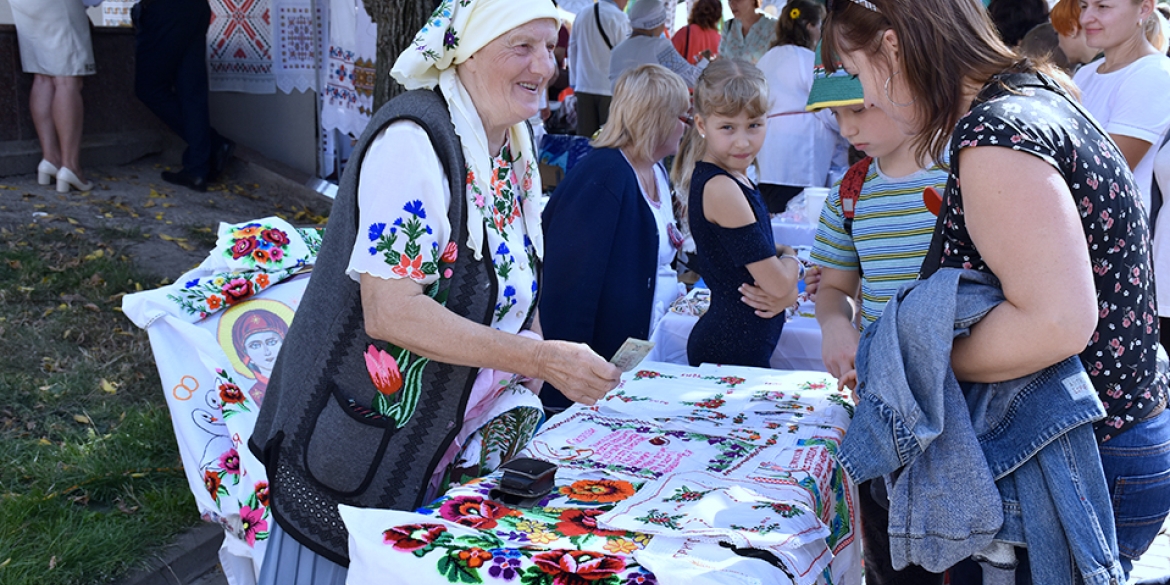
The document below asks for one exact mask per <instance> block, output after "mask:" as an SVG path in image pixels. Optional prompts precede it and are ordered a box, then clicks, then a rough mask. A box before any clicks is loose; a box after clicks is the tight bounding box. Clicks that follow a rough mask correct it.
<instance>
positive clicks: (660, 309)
mask: <svg viewBox="0 0 1170 585" xmlns="http://www.w3.org/2000/svg"><path fill="white" fill-rule="evenodd" d="M672 48H673V47H672ZM676 54H677V53H676ZM622 156H625V153H624V152H623V153H622ZM629 162H630V159H629V158H626V163H629ZM630 168H631V169H633V168H634V165H632V164H631V165H630ZM635 173H637V171H636V170H635ZM654 181H655V183H657V187H658V203H655V202H653V201H651V200H650V194H649V193H647V192H646V190H645V189H643V188H642V185H641V181H639V182H638V190H639V191H641V192H642V200H643V201H645V202H646V206H647V207H648V208H649V209H650V213H651V215H653V216H654V227H655V228H656V229H657V230H658V268H657V270H655V273H654V300H653V301H652V305H651V310H650V329H649V331H654V328H655V327H657V326H658V321H659V320H660V319H662V316H663V315H665V314H666V312H667V311H669V310H670V305H671V303H673V302H674V301H675V300H676V299H678V298H679V297H680V296H682V295H684V294H686V285H681V284H680V283H679V281H678V272H677V271H675V269H674V267H673V266H671V265H670V263H671V262H674V257H675V254H676V253H677V252H678V249H676V248H675V247H674V244H673V243H672V242H671V241H670V233H671V230H674V231H675V233H678V231H677V228H675V227H674V205H673V200H672V196H671V193H670V181H669V180H668V179H667V176H666V168H665V167H663V166H662V165H660V164H656V165H654ZM679 235H680V237H681V234H679ZM680 286H681V287H682V288H681V290H680V288H679V287H680Z"/></svg>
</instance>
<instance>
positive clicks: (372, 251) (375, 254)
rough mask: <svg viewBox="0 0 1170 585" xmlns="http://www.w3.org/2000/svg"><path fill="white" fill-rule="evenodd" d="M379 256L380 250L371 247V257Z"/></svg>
mask: <svg viewBox="0 0 1170 585" xmlns="http://www.w3.org/2000/svg"><path fill="white" fill-rule="evenodd" d="M377 255H378V249H377V248H375V247H373V246H370V256H377Z"/></svg>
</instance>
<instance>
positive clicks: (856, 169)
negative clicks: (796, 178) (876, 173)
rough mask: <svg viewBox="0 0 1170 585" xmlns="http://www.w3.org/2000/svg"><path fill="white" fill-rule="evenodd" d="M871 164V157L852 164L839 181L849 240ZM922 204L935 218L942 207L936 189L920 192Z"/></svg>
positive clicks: (940, 197) (842, 213)
mask: <svg viewBox="0 0 1170 585" xmlns="http://www.w3.org/2000/svg"><path fill="white" fill-rule="evenodd" d="M871 162H873V157H872V156H867V157H865V158H863V159H861V160H859V161H857V162H855V163H853V166H851V167H849V170H848V171H845V177H844V178H842V179H841V187H840V189H838V193H839V194H840V196H841V215H842V216H844V218H845V233H847V234H849V237H850V238H852V237H853V216H854V215H855V214H856V213H857V200H858V199H860V198H861V187H862V186H864V185H865V176H866V175H867V174H869V164H870V163H871ZM922 203H923V205H926V208H927V209H929V210H930V212H931V213H933V214H934V215H935V217H937V216H938V212H939V209H940V208H941V207H942V195H939V192H938V189H935V188H934V187H927V188H925V189H923V190H922Z"/></svg>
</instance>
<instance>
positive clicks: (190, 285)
mask: <svg viewBox="0 0 1170 585" xmlns="http://www.w3.org/2000/svg"><path fill="white" fill-rule="evenodd" d="M197 286H199V279H198V278H196V279H195V280H191V281H188V282H187V283H186V284H184V285H183V287H184V288H195V287H197Z"/></svg>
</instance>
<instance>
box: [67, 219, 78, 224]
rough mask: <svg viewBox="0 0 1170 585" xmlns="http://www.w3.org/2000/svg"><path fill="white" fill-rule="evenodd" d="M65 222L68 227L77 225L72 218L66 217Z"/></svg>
mask: <svg viewBox="0 0 1170 585" xmlns="http://www.w3.org/2000/svg"><path fill="white" fill-rule="evenodd" d="M65 221H67V222H69V224H70V225H77V223H78V222H77V220H76V219H73V218H72V217H66V218H65Z"/></svg>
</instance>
